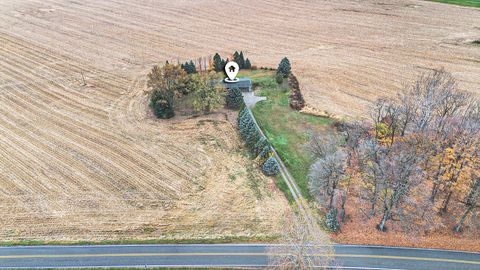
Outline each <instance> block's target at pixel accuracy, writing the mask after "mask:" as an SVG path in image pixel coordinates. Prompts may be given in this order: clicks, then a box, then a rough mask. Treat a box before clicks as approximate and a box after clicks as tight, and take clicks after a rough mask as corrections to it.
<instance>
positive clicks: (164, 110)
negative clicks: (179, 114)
mask: <svg viewBox="0 0 480 270" xmlns="http://www.w3.org/2000/svg"><path fill="white" fill-rule="evenodd" d="M169 100H170V99H167V98H164V97H161V96H160V95H153V96H152V99H151V101H150V107H152V109H153V113H154V114H155V116H156V117H158V118H161V119H169V118H172V117H174V116H175V112H174V111H173V104H172V103H173V102H172V101H169Z"/></svg>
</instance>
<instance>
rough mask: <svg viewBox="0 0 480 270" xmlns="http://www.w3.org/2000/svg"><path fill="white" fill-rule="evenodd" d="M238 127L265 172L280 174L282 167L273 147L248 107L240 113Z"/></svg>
mask: <svg viewBox="0 0 480 270" xmlns="http://www.w3.org/2000/svg"><path fill="white" fill-rule="evenodd" d="M238 129H239V131H240V137H241V138H242V140H243V141H244V142H245V144H246V145H247V147H248V148H249V149H250V151H251V152H252V154H253V156H254V157H255V158H257V157H258V158H259V159H260V161H261V164H262V171H263V173H264V174H265V175H268V176H272V175H276V174H278V173H279V172H280V169H279V166H278V162H277V160H276V159H275V158H274V157H273V151H272V147H271V146H270V144H269V143H268V140H267V138H265V136H263V135H262V133H261V132H260V130H259V129H258V127H257V125H256V124H255V120H254V119H253V116H252V113H251V112H250V110H249V109H248V108H247V107H244V108H243V109H242V110H241V111H240V113H239V115H238Z"/></svg>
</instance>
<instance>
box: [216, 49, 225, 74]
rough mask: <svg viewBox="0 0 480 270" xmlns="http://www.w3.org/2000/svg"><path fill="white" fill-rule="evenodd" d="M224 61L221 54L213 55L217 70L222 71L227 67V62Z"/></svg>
mask: <svg viewBox="0 0 480 270" xmlns="http://www.w3.org/2000/svg"><path fill="white" fill-rule="evenodd" d="M222 63H223V59H222V57H220V54H218V53H215V56H213V68H214V70H215V71H216V72H220V71H222V70H223V68H224V67H225V64H222Z"/></svg>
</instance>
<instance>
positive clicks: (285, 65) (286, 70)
mask: <svg viewBox="0 0 480 270" xmlns="http://www.w3.org/2000/svg"><path fill="white" fill-rule="evenodd" d="M291 71H292V66H291V65H290V61H289V60H288V58H287V57H284V58H283V59H282V61H280V64H279V65H278V68H277V74H278V73H281V74H283V77H284V78H286V77H288V75H290V72H291Z"/></svg>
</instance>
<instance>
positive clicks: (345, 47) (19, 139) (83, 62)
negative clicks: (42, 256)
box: [0, 0, 480, 240]
mask: <svg viewBox="0 0 480 270" xmlns="http://www.w3.org/2000/svg"><path fill="white" fill-rule="evenodd" d="M229 14H235V15H236V16H235V17H236V18H235V19H234V20H233V21H232V20H231V19H229V18H230V16H229ZM479 16H480V12H479V10H475V9H469V8H463V7H456V6H450V5H442V4H436V3H430V2H424V1H395V3H392V2H391V1H384V2H378V1H360V2H358V1H275V0H268V1H262V2H258V1H253V0H246V1H237V3H236V4H235V5H233V6H232V5H231V1H186V0H178V1H151V0H139V1H133V0H115V1H100V0H85V1H62V0H31V1H26V0H15V1H14V0H10V1H2V5H1V6H0V25H1V28H0V132H1V133H0V134H1V137H0V149H1V150H0V164H1V167H0V168H1V174H0V176H1V179H0V192H1V193H0V194H1V196H0V212H1V213H2V215H1V216H0V224H1V225H2V226H1V232H0V235H1V237H0V238H1V239H19V238H24V237H25V238H41V239H63V238H65V239H69V240H72V239H73V238H78V239H85V238H96V239H103V238H120V237H122V236H124V235H125V233H128V235H129V236H131V237H137V238H138V237H140V238H150V237H164V236H176V235H178V236H180V237H181V236H190V235H193V234H209V235H212V234H215V233H219V234H220V233H222V234H236V235H244V234H254V233H260V234H262V233H265V232H266V231H268V229H269V228H268V227H269V226H274V224H276V219H278V217H279V215H276V214H272V211H270V209H275V210H278V211H273V213H277V212H280V210H281V209H282V208H284V207H285V201H284V200H283V199H281V198H280V195H279V194H277V193H276V191H273V192H270V190H269V189H268V188H266V187H268V186H269V185H271V183H270V181H269V180H267V179H265V178H262V180H261V181H262V183H265V184H264V185H263V186H262V188H261V191H262V192H263V193H265V194H267V195H268V194H270V196H263V197H262V199H257V194H255V192H254V191H253V190H252V188H250V187H248V181H247V178H248V177H247V176H245V172H244V170H245V165H246V164H248V163H249V161H248V160H247V159H246V158H244V157H242V156H241V155H240V154H239V153H237V152H236V151H235V149H236V148H237V147H238V144H239V141H238V139H237V137H236V133H235V131H234V128H233V127H232V125H231V124H230V123H229V122H228V121H225V119H224V118H223V117H222V115H217V116H211V117H204V119H206V120H212V119H215V117H219V118H218V119H217V120H218V121H219V122H216V123H213V122H203V124H201V125H200V121H201V120H202V119H194V120H182V121H179V120H173V121H168V122H160V121H155V120H154V119H153V118H152V117H151V115H149V114H148V113H147V112H148V109H147V108H146V96H145V93H144V90H145V81H144V74H145V72H146V70H148V68H149V67H150V66H151V65H152V64H154V63H157V62H162V61H164V60H165V59H170V60H176V59H177V58H179V60H181V61H184V60H187V59H190V58H196V57H198V56H205V55H209V54H213V53H214V52H215V51H218V52H220V53H223V54H224V55H225V54H226V53H231V52H232V51H233V50H239V49H243V50H244V52H245V53H246V55H247V56H248V57H249V58H250V59H252V60H253V62H254V63H253V64H256V65H258V66H265V65H267V66H276V65H277V63H278V61H279V60H280V59H281V57H283V56H285V55H287V56H289V58H290V59H291V61H292V62H293V65H294V70H295V72H296V73H297V74H298V75H299V79H300V81H301V83H302V84H303V85H305V87H306V89H305V90H304V92H305V95H306V99H307V102H308V103H309V104H310V105H311V106H313V107H317V108H318V109H320V110H327V111H329V112H332V113H337V114H352V115H355V114H364V113H365V107H366V105H367V104H368V102H369V101H371V100H373V99H374V98H375V97H376V96H378V95H380V94H383V93H385V94H393V93H394V92H395V91H397V90H398V88H399V87H400V86H401V84H402V82H404V81H409V80H412V79H413V78H415V76H416V75H417V74H418V72H421V71H423V70H425V69H429V68H433V67H437V66H444V67H445V68H446V69H447V70H449V71H451V72H453V74H454V75H455V76H456V77H457V78H458V79H459V81H460V87H461V88H462V89H467V90H470V91H474V92H475V91H476V92H478V91H479V85H480V77H479V76H478V74H480V64H479V62H478V59H480V50H479V49H478V46H473V45H471V44H469V42H470V41H471V40H474V39H478V37H479V35H480V29H479V28H478V27H479V25H478V18H479ZM82 70H83V72H84V74H85V77H86V80H87V83H88V85H87V86H82V80H81V75H80V74H81V72H82ZM187 140H189V141H192V143H186V141H187ZM216 141H218V142H219V143H218V145H217V143H216ZM214 142H215V143H214ZM236 164H240V165H236ZM232 173H233V174H235V173H238V174H239V175H241V176H240V177H239V178H238V180H237V181H233V182H231V181H229V179H230V178H229V177H228V175H231V174H232ZM179 224H184V226H183V227H182V226H177V225H179ZM252 224H256V226H252Z"/></svg>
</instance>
